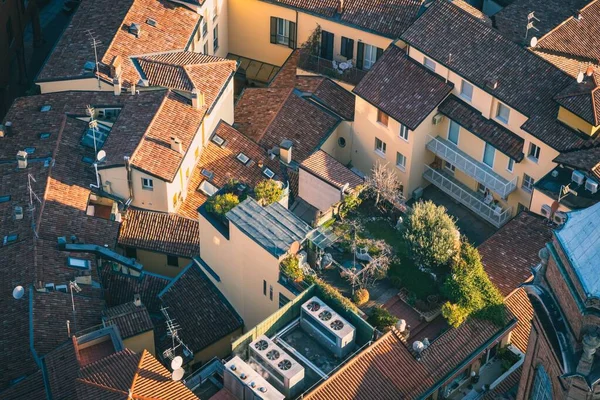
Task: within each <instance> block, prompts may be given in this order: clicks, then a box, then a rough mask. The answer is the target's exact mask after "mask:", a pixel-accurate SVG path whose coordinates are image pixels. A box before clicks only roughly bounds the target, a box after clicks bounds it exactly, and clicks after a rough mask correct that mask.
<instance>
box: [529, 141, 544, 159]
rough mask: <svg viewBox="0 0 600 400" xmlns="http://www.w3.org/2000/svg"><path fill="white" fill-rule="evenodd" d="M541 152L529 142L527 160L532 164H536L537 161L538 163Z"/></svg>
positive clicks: (535, 145) (538, 147) (539, 148)
mask: <svg viewBox="0 0 600 400" xmlns="http://www.w3.org/2000/svg"><path fill="white" fill-rule="evenodd" d="M541 151H542V149H541V147H540V146H538V145H537V144H535V143H533V142H529V151H528V152H527V158H529V159H530V160H531V161H533V162H534V163H537V162H538V161H540V153H541ZM532 153H533V154H532Z"/></svg>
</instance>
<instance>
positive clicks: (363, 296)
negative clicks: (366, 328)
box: [352, 289, 369, 306]
mask: <svg viewBox="0 0 600 400" xmlns="http://www.w3.org/2000/svg"><path fill="white" fill-rule="evenodd" d="M352 300H353V301H354V303H356V305H357V306H362V305H363V304H365V303H366V302H367V301H369V291H368V290H367V289H358V290H357V291H356V292H354V296H352Z"/></svg>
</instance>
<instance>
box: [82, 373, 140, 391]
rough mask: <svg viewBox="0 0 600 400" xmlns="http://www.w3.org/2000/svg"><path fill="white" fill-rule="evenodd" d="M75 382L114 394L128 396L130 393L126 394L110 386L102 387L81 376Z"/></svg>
mask: <svg viewBox="0 0 600 400" xmlns="http://www.w3.org/2000/svg"><path fill="white" fill-rule="evenodd" d="M75 380H76V381H79V382H81V383H83V384H85V385H90V386H93V387H95V388H98V389H104V390H108V391H110V392H113V393H122V394H128V393H125V392H124V391H123V390H119V389H115V388H112V387H110V386H106V385H102V384H100V383H96V382H91V381H89V380H87V379H85V378H81V377H79V376H78V377H77V378H75Z"/></svg>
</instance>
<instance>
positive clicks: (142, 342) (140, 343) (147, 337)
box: [123, 330, 156, 356]
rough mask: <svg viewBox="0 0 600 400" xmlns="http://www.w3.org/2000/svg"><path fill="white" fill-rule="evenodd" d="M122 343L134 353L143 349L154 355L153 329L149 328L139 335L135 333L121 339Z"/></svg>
mask: <svg viewBox="0 0 600 400" xmlns="http://www.w3.org/2000/svg"><path fill="white" fill-rule="evenodd" d="M123 344H124V345H125V347H127V348H128V349H130V350H133V351H135V352H136V353H141V352H142V351H143V350H144V349H146V350H148V351H149V352H150V353H151V354H152V355H153V356H154V355H156V351H155V349H154V331H153V330H150V331H147V332H144V333H140V334H139V335H135V336H132V337H129V338H127V339H124V340H123Z"/></svg>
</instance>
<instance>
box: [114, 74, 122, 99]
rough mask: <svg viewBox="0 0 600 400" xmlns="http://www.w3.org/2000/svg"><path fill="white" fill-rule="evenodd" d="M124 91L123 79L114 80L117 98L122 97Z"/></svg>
mask: <svg viewBox="0 0 600 400" xmlns="http://www.w3.org/2000/svg"><path fill="white" fill-rule="evenodd" d="M122 89H123V88H122V86H121V78H113V91H114V94H115V96H120V95H121V90H122Z"/></svg>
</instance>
